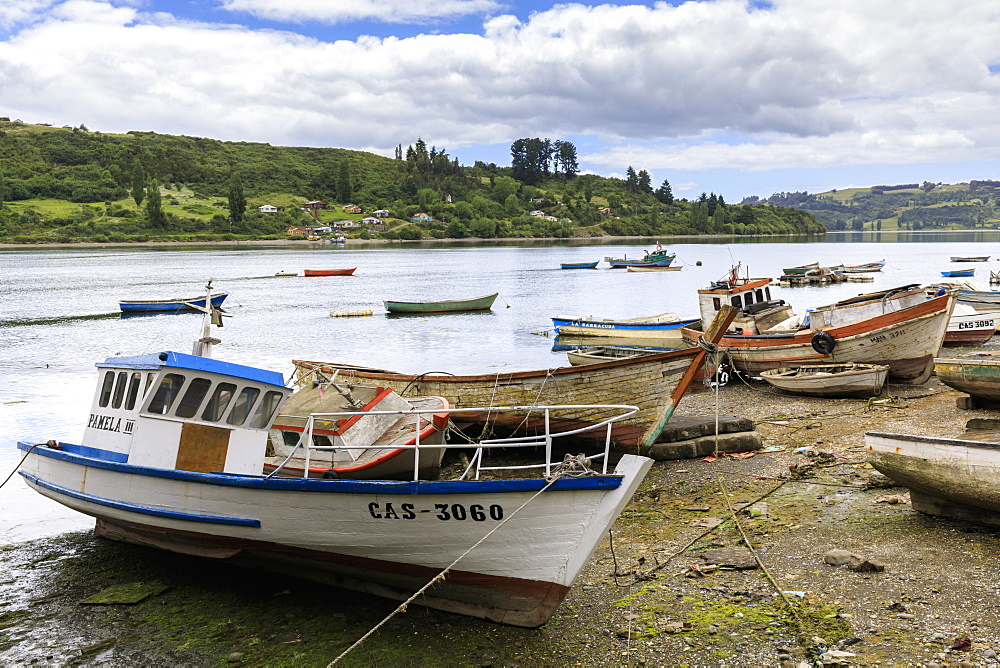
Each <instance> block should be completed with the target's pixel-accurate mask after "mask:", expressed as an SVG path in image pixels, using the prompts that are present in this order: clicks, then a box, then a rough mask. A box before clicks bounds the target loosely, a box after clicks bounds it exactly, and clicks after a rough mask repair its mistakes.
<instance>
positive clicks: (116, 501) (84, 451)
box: [17, 319, 652, 627]
mask: <svg viewBox="0 0 1000 668" xmlns="http://www.w3.org/2000/svg"><path fill="white" fill-rule="evenodd" d="M208 322H209V320H208V319H206V325H205V330H206V332H207V330H208V328H209V327H208V324H207V323H208ZM216 341H217V340H216V339H213V338H211V337H210V336H208V335H207V334H206V335H205V336H203V337H202V339H201V340H199V342H198V345H197V346H196V352H200V353H202V354H194V355H188V354H184V353H177V352H173V351H163V352H160V353H153V354H146V355H134V356H126V357H111V358H107V359H106V360H105V361H103V362H100V363H98V364H97V367H98V379H97V389H96V392H95V394H94V400H93V405H92V408H91V413H90V418H89V420H88V421H87V424H86V427H85V428H84V433H83V438H82V440H81V441H80V442H79V443H71V442H63V441H55V440H47V439H46V438H45V435H44V434H42V435H40V436H41V437H40V438H38V439H36V440H33V441H21V442H19V443H18V446H17V447H18V448H19V449H20V450H21V451H22V452H23V461H22V464H21V466H20V470H19V473H20V475H21V476H22V478H23V479H24V480H25V482H26V483H27V484H28V486H29V487H30V488H32V489H34V490H35V491H37V492H38V493H39V494H41V495H43V496H45V497H48V498H50V499H52V500H54V501H56V502H58V503H61V504H62V505H64V506H67V507H68V508H71V509H73V510H76V511H79V512H81V513H84V514H87V515H90V516H92V517H94V518H95V520H96V528H95V533H96V534H97V535H98V536H101V537H104V538H109V539H113V540H118V541H123V542H128V543H134V544H138V545H144V546H147V547H154V548H158V549H165V550H170V551H173V552H178V553H182V554H188V555H195V556H200V557H212V558H217V559H225V560H228V561H229V562H230V563H232V564H233V565H248V566H253V567H263V568H267V569H271V570H274V571H277V572H281V573H285V574H289V575H293V576H295V577H300V578H306V579H313V580H317V581H320V582H323V583H327V584H335V585H337V586H340V587H343V588H347V589H353V590H357V591H363V592H367V593H370V594H375V595H379V596H383V597H387V598H393V599H399V600H403V601H405V602H407V603H408V602H410V601H413V602H415V603H417V604H419V605H424V606H428V607H432V608H437V609H441V610H446V611H450V612H456V613H460V614H464V615H470V616H473V617H480V618H484V619H489V620H493V621H497V622H501V623H504V624H511V625H516V626H524V627H537V626H540V625H542V624H544V623H545V622H546V621H547V620H548V619H549V618H550V617H551V616H552V614H553V613H554V612H555V611H556V609H557V608H558V606H559V604H560V602H561V601H562V600H563V598H565V596H566V595H567V593H568V592H569V591H570V588H571V587H572V585H573V583H574V581H575V580H576V578H577V576H578V575H579V573H580V572H581V570H582V569H583V568H584V566H586V564H587V562H588V561H589V559H590V557H591V555H592V554H593V552H594V550H595V549H596V547H597V545H598V544H599V542H600V541H601V540H602V539H603V537H604V535H605V533H606V532H607V531H608V529H609V528H610V527H611V525H612V524H613V523H614V521H615V520H616V519H617V518H618V516H619V514H620V513H621V512H622V510H623V509H624V507H625V505H626V504H627V503H628V501H629V499H630V498H631V496H632V494H633V493H634V491H635V490H636V488H637V487H638V485H639V484H640V482H641V481H642V479H643V478H644V476H645V474H646V472H647V471H648V470H649V468H650V466H651V464H652V460H650V459H648V458H646V457H639V456H635V455H623V456H621V458H620V459H619V460H618V462H617V464H616V465H615V466H614V467H612V466H611V463H610V462H609V457H610V454H611V453H610V448H609V444H610V437H609V434H610V431H611V429H612V426H613V425H614V424H615V423H616V422H617V421H619V420H621V419H623V418H625V417H628V416H630V415H632V414H633V413H634V412H635V411H636V409H635V408H634V407H632V406H626V405H620V404H619V405H610V406H609V405H586V406H571V407H566V406H545V405H526V406H513V407H508V406H498V405H494V406H491V407H490V408H489V409H484V408H472V409H466V410H469V411H482V410H489V411H491V412H493V413H501V414H502V413H506V412H513V413H516V414H517V415H519V416H521V417H523V416H524V415H525V414H529V415H530V414H537V415H541V416H543V420H542V422H543V423H544V425H545V426H546V428H544V429H541V430H540V431H538V432H537V433H534V434H531V435H529V436H525V437H521V438H515V439H489V440H484V441H480V442H473V443H469V442H466V441H463V442H462V443H461V444H460V445H459V446H456V447H462V448H463V449H466V450H470V449H471V451H472V456H471V461H470V464H469V466H468V467H467V468H466V469H465V470H464V472H463V473H462V474H461V475H460V476H459V477H457V478H454V479H449V480H425V479H421V478H420V477H419V470H418V469H417V467H416V466H415V467H414V470H413V471H412V475H411V476H410V477H409V478H407V479H406V480H387V479H381V478H379V479H356V480H347V479H334V478H322V477H320V478H314V477H311V476H310V472H309V466H308V465H307V466H306V467H305V468H303V469H302V475H301V477H298V476H294V475H282V473H288V472H287V471H284V470H283V469H284V467H285V466H286V465H287V462H286V463H281V462H279V463H277V465H276V466H275V467H274V469H273V470H272V471H271V472H270V473H266V472H265V471H266V469H267V467H266V464H267V463H268V457H269V455H268V453H267V447H268V439H269V436H268V434H269V430H271V429H272V427H274V426H275V424H276V417H277V415H278V411H279V410H281V409H282V407H283V404H286V402H287V399H288V396H289V394H290V393H291V390H290V389H289V388H288V387H286V386H285V383H284V379H283V378H282V375H281V374H280V373H277V372H274V371H270V370H266V369H262V368H258V367H253V366H246V365H242V364H233V363H228V362H223V361H219V360H215V359H212V358H211V357H210V352H211V346H212V343H213V342H216ZM328 387H329V388H330V389H331V391H332V390H335V389H336V388H335V387H334V385H333V384H332V383H331V384H328ZM316 393H317V394H318V395H319V396H320V398H322V396H321V395H322V393H321V392H320V390H319V389H318V388H317V390H316ZM345 398H346V397H345ZM564 409H569V410H573V411H577V412H579V411H590V412H591V414H593V415H595V416H596V415H601V416H603V417H601V418H599V419H595V420H594V421H593V422H592V423H591V425H590V427H591V428H592V429H594V430H595V431H598V432H600V433H602V434H603V441H602V442H603V450H602V451H597V450H595V451H594V453H593V454H591V455H589V456H587V455H585V454H581V455H578V456H572V455H568V454H567V455H566V456H565V457H562V458H561V459H562V461H560V457H559V451H558V450H555V449H554V448H553V441H554V440H555V441H556V443H557V444H558V443H561V442H562V441H561V440H558V439H562V438H563V437H567V438H569V437H575V436H577V434H575V433H574V434H567V433H565V432H559V431H558V429H550V428H548V427H549V425H552V424H558V423H559V419H558V417H557V416H558V413H559V411H561V410H564ZM365 412H367V413H368V414H367V415H364V414H362V413H365ZM460 412H461V411H456V410H454V409H451V408H449V407H441V406H433V407H425V408H419V409H417V408H415V407H412V406H411V407H409V408H403V407H401V408H400V410H395V409H390V410H387V411H372V410H369V411H361V412H358V411H350V412H335V413H321V414H317V413H310V414H309V415H308V416H299V417H300V418H302V417H304V418H305V420H304V422H301V423H300V424H301V426H302V432H301V433H300V434H299V443H300V447H302V448H305V449H307V452H310V453H313V451H316V452H315V453H313V454H311V455H306V459H305V461H306V462H309V461H310V460H311V459H314V460H318V459H319V458H320V455H319V451H323V450H324V449H325V447H326V446H325V445H317V442H316V439H317V437H320V436H322V435H323V434H322V433H317V432H323V431H324V430H325V427H324V424H329V423H332V422H333V421H336V422H337V424H344V423H341V422H340V420H343V421H345V422H346V423H350V422H351V421H352V420H353V421H355V424H360V422H361V421H363V420H367V419H368V418H374V417H377V416H379V415H382V416H385V417H386V419H387V420H398V419H399V418H400V417H401V416H404V417H407V418H410V417H412V418H413V423H412V424H413V429H415V430H416V432H417V433H423V429H422V428H421V427H420V426H419V425H420V424H422V422H421V421H424V422H426V421H428V420H429V421H431V422H434V421H435V420H436V419H437V418H436V417H434V416H437V415H444V416H453V415H454V414H456V413H460ZM550 417H551V419H550ZM282 419H284V418H282ZM325 421H330V422H329V423H328V422H325ZM277 424H278V425H279V426H284V427H285V429H286V430H287V429H289V428H292V427H294V426H295V425H294V424H288V423H287V421H286V423H284V424H283V423H277ZM317 425H318V429H317ZM362 431H364V429H363V430H362ZM399 447H400V448H409V449H411V450H414V451H420V450H421V443H420V441H419V439H418V440H416V441H415V442H414V443H413V444H410V445H406V444H399ZM428 447H429V449H430V450H432V451H437V450H438V449H440V447H442V446H441V445H439V444H436V443H435V444H431V445H429V446H428ZM567 447H569V448H574V449H573V452H577V451H578V450H577V449H576V447H577V446H576V445H569V446H567ZM497 448H500V449H502V450H503V451H506V452H510V451H511V450H512V449H514V448H522V449H525V448H526V449H528V451H529V452H535V453H539V454H540V456H541V460H540V461H539V462H537V465H536V467H535V471H537V474H535V473H532V474H525V471H526V470H530V468H529V467H525V466H518V467H516V469H517V470H513V468H512V467H506V470H505V471H504V470H502V469H504V468H505V467H503V466H496V465H493V464H491V465H489V466H487V457H488V458H489V459H490V461H491V462H492V461H493V460H494V459H495V457H494V456H493V455H491V454H488V453H492V451H493V450H494V449H497ZM410 461H411V463H412V462H415V461H421V455H420V454H416V455H413V456H411V457H410ZM271 463H272V464H273V463H274V462H273V460H272V462H271ZM293 473H294V472H293ZM497 474H498V475H497ZM543 492H544V493H543Z"/></svg>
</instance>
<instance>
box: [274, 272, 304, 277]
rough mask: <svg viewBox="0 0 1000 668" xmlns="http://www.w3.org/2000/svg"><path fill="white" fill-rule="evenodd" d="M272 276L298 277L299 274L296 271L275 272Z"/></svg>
mask: <svg viewBox="0 0 1000 668" xmlns="http://www.w3.org/2000/svg"><path fill="white" fill-rule="evenodd" d="M274 275H275V276H298V275H299V272H297V271H276V272H274Z"/></svg>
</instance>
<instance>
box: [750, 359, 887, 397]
mask: <svg viewBox="0 0 1000 668" xmlns="http://www.w3.org/2000/svg"><path fill="white" fill-rule="evenodd" d="M888 373H889V367H887V366H883V365H880V364H878V365H876V364H815V365H809V366H802V367H791V368H784V369H771V370H769V371H765V372H763V373H762V374H761V378H763V379H764V380H765V381H767V383H768V384H770V385H772V386H774V387H776V388H778V389H780V390H784V391H785V392H790V393H792V394H803V395H806V396H811V397H850V396H868V397H871V396H875V395H877V394H879V393H880V392H881V391H882V386H883V385H885V379H886V377H887V376H888Z"/></svg>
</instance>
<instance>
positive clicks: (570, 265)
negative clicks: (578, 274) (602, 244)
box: [559, 260, 600, 269]
mask: <svg viewBox="0 0 1000 668" xmlns="http://www.w3.org/2000/svg"><path fill="white" fill-rule="evenodd" d="M598 262H600V260H596V261H594V262H562V263H560V264H559V268H560V269H597V263H598Z"/></svg>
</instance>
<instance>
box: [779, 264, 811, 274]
mask: <svg viewBox="0 0 1000 668" xmlns="http://www.w3.org/2000/svg"><path fill="white" fill-rule="evenodd" d="M816 269H819V262H812V263H810V264H803V265H799V266H798V267H788V268H787V269H782V270H781V271H782V273H783V274H785V275H793V276H795V275H803V274H808V273H809V272H810V271H815V270H816Z"/></svg>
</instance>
